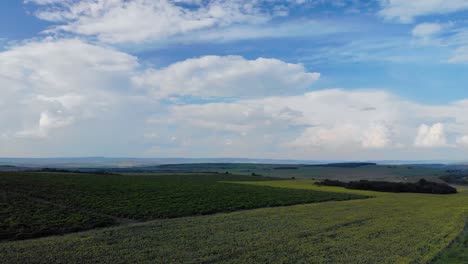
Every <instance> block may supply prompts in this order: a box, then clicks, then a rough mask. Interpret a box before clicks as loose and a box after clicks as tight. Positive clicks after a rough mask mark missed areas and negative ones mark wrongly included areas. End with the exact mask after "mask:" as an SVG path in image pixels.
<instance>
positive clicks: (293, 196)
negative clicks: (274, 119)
mask: <svg viewBox="0 0 468 264" xmlns="http://www.w3.org/2000/svg"><path fill="white" fill-rule="evenodd" d="M269 179H270V178H263V177H253V176H236V175H225V174H219V175H218V174H185V175H154V174H139V175H125V176H122V175H110V174H103V175H93V174H82V173H80V174H73V173H24V172H14V173H13V172H10V173H5V172H3V173H0V194H1V196H0V203H1V205H2V207H1V208H0V216H2V217H1V218H0V234H1V237H0V239H1V238H3V239H24V238H31V237H37V236H45V235H51V234H63V233H69V232H74V231H81V230H86V229H92V228H95V227H103V226H109V225H113V224H122V223H131V222H136V221H147V220H154V219H160V218H173V217H181V216H192V215H204V214H212V213H218V212H228V211H236V210H242V209H252V208H259V207H270V206H282V205H292V204H303V203H314V202H323V201H331V200H349V199H355V198H366V197H365V196H359V195H353V194H345V193H330V192H318V191H311V190H294V189H284V188H274V187H267V186H266V187H265V186H261V187H258V186H252V185H239V184H229V183H228V182H229V181H233V180H238V181H248V180H269ZM270 180H271V179H270ZM221 181H222V182H221Z"/></svg>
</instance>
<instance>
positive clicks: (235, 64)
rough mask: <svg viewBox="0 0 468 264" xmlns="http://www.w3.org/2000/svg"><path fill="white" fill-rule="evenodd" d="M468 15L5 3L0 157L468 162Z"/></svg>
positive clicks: (169, 1) (136, 0)
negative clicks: (240, 158)
mask: <svg viewBox="0 0 468 264" xmlns="http://www.w3.org/2000/svg"><path fill="white" fill-rule="evenodd" d="M467 84H468V0H451V1H445V0H413V1H407V0H366V1H365V0H347V1H346V0H286V1H279V0H251V1H245V0H238V1H228V0H5V1H1V2H0V92H1V95H0V157H84V156H106V157H187V158H217V157H243V158H271V159H307V160H441V159H442V160H468V115H467V113H468V86H467Z"/></svg>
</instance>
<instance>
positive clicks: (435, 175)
mask: <svg viewBox="0 0 468 264" xmlns="http://www.w3.org/2000/svg"><path fill="white" fill-rule="evenodd" d="M332 165H333V164H332ZM338 165H339V164H338ZM135 169H140V170H143V171H144V170H148V171H154V172H158V171H159V172H163V173H164V172H165V173H168V172H172V173H180V172H217V173H224V172H230V173H233V174H240V175H251V174H252V173H253V174H256V175H263V176H269V177H277V178H289V179H290V178H292V177H294V178H296V179H316V180H324V179H330V180H341V181H355V180H372V181H394V182H416V181H418V180H420V179H421V178H424V179H426V180H430V181H434V182H442V180H441V179H439V177H440V176H442V175H444V174H445V171H444V170H442V169H438V168H431V167H423V166H419V167H418V166H413V165H367V166H357V167H350V166H348V167H347V166H317V165H301V164H298V165H291V164H287V165H285V164H249V163H207V164H168V165H161V166H154V167H142V168H133V169H130V170H135Z"/></svg>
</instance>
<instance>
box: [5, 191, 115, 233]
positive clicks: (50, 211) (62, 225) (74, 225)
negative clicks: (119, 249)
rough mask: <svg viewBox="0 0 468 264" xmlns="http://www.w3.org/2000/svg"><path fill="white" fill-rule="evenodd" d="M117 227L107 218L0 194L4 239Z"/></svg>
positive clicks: (20, 196)
mask: <svg viewBox="0 0 468 264" xmlns="http://www.w3.org/2000/svg"><path fill="white" fill-rule="evenodd" d="M113 224H115V221H114V219H112V218H110V217H106V216H100V215H95V214H89V213H86V212H82V211H78V210H73V209H70V208H64V207H61V206H57V205H54V204H49V203H45V202H42V201H37V200H35V199H32V198H31V197H28V196H25V195H23V194H18V193H14V192H11V191H7V190H5V189H3V188H2V191H0V240H17V239H29V238H35V237H41V236H47V235H57V234H63V233H69V232H76V231H82V230H88V229H93V228H96V227H104V226H110V225H113Z"/></svg>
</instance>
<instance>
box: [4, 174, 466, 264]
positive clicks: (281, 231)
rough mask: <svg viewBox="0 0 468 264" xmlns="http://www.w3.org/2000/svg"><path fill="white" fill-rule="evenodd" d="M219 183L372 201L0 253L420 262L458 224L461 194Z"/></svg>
mask: <svg viewBox="0 0 468 264" xmlns="http://www.w3.org/2000/svg"><path fill="white" fill-rule="evenodd" d="M226 184H231V185H235V186H239V185H240V186H246V185H247V186H267V187H279V188H284V189H289V190H294V189H296V190H298V189H300V190H312V191H325V192H336V193H347V194H356V195H365V196H372V197H373V198H368V199H358V200H349V201H330V202H323V203H313V204H305V205H295V206H286V207H274V208H262V209H254V210H248V211H240V212H232V213H226V214H215V215H207V216H195V217H183V218H175V219H165V220H156V221H151V222H147V223H137V224H129V225H126V226H119V227H113V228H107V229H102V230H96V231H89V232H84V233H78V234H70V235H66V236H63V237H49V238H43V239H37V240H30V241H19V242H9V243H3V244H2V245H1V246H0V255H1V257H2V260H4V261H7V262H42V263H48V262H53V261H57V260H65V259H66V260H67V261H69V262H73V263H79V262H86V261H89V260H91V259H93V260H98V262H99V263H127V262H143V263H145V262H146V263H152V262H153V263H154V262H159V263H161V262H166V263H167V262H178V263H182V262H220V263H226V262H227V263H230V262H232V263H239V262H246V261H249V262H264V263H267V262H307V263H357V262H359V263H426V262H428V261H431V260H433V259H435V258H436V257H437V256H439V255H440V254H441V252H442V251H443V250H444V249H445V248H446V247H447V246H448V245H449V244H450V243H451V241H453V240H454V239H455V238H456V237H457V236H458V235H459V234H460V233H461V231H462V230H463V228H464V225H465V220H466V218H467V209H468V192H466V191H465V190H460V192H459V193H458V194H453V195H432V194H409V193H405V194H396V193H378V192H370V191H359V190H347V189H343V188H340V187H319V186H316V185H314V182H313V181H309V180H289V181H249V182H231V183H226ZM38 255H41V256H43V257H42V258H41V259H37V258H36V256H38Z"/></svg>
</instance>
